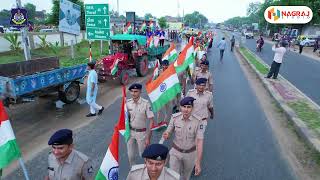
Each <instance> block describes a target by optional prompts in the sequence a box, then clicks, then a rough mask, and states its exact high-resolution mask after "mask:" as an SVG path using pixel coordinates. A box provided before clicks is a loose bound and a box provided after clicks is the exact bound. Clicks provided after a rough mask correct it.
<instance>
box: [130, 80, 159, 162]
mask: <svg viewBox="0 0 320 180" xmlns="http://www.w3.org/2000/svg"><path fill="white" fill-rule="evenodd" d="M141 89H142V85H141V84H138V83H134V84H132V85H131V86H130V87H129V91H130V93H131V96H132V98H131V99H128V100H127V110H128V112H129V120H130V138H129V140H128V142H127V149H128V158H129V163H130V166H132V165H134V164H135V162H134V161H135V157H136V155H137V152H139V155H140V156H141V154H142V152H143V151H144V148H145V147H146V146H147V145H149V144H150V139H151V135H152V132H151V131H150V129H151V127H152V126H153V123H154V121H153V118H154V114H153V112H152V109H151V105H150V103H149V101H147V100H146V99H143V98H142V97H141V96H140V95H141ZM147 120H150V124H149V129H148V131H147Z"/></svg>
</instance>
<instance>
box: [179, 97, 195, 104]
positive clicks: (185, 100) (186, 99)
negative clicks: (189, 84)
mask: <svg viewBox="0 0 320 180" xmlns="http://www.w3.org/2000/svg"><path fill="white" fill-rule="evenodd" d="M194 100H196V99H195V98H193V97H190V96H187V97H184V98H183V99H182V100H181V101H180V106H186V105H191V106H193V101H194Z"/></svg>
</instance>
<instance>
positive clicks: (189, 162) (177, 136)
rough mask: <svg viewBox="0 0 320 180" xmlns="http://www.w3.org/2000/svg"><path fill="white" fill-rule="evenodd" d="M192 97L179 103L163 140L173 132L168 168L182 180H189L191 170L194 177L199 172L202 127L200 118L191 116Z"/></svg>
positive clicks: (201, 150)
mask: <svg viewBox="0 0 320 180" xmlns="http://www.w3.org/2000/svg"><path fill="white" fill-rule="evenodd" d="M194 100H195V99H194V98H193V97H188V96H187V97H185V98H183V99H182V100H181V101H180V108H181V112H179V113H176V114H173V115H172V118H171V120H170V123H169V126H168V128H167V130H166V131H165V132H164V133H163V135H162V136H163V138H164V139H168V138H169V137H170V135H171V133H172V132H174V139H173V145H172V148H171V150H170V161H169V165H170V168H171V169H172V170H174V171H176V172H178V173H179V174H180V176H181V178H182V180H189V179H190V176H191V173H192V170H193V168H195V175H196V176H197V175H199V174H200V172H201V159H202V152H203V136H204V127H203V124H202V121H201V120H200V117H198V116H197V115H195V114H192V108H193V101H194Z"/></svg>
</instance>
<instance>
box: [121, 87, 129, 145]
mask: <svg viewBox="0 0 320 180" xmlns="http://www.w3.org/2000/svg"><path fill="white" fill-rule="evenodd" d="M126 102H127V95H126V87H125V86H122V103H121V111H120V117H119V120H118V129H119V132H120V133H121V134H122V135H123V136H124V138H125V140H126V142H128V140H129V138H130V126H129V113H128V110H127V105H126Z"/></svg>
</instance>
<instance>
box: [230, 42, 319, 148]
mask: <svg viewBox="0 0 320 180" xmlns="http://www.w3.org/2000/svg"><path fill="white" fill-rule="evenodd" d="M236 50H237V53H239V54H240V55H241V56H242V58H243V59H244V60H245V61H246V62H247V63H248V65H249V67H250V68H251V69H252V70H253V71H254V72H255V73H256V74H257V76H258V78H259V79H260V81H261V82H262V84H263V85H264V87H265V88H266V89H267V90H268V92H269V93H270V94H271V96H272V97H273V98H274V99H275V101H276V102H277V104H278V105H279V107H280V108H282V110H283V111H284V112H285V114H286V115H287V117H288V118H289V120H291V121H292V122H293V124H294V127H295V129H296V130H297V132H298V133H299V135H300V136H301V137H302V138H304V140H305V141H306V142H307V143H308V144H309V145H310V146H311V147H312V148H314V149H315V150H316V151H317V152H320V106H319V105H318V104H316V103H315V102H313V101H312V100H311V99H310V98H309V97H308V96H306V95H305V94H304V93H303V92H301V91H300V90H299V89H297V88H296V87H295V86H294V85H292V84H291V83H290V82H289V81H288V80H286V79H285V78H284V77H283V76H281V75H279V76H278V79H276V80H274V79H266V78H264V77H265V76H266V74H267V73H268V71H269V68H270V66H269V65H268V64H266V63H265V62H264V61H262V60H261V59H260V57H258V56H257V55H255V54H254V53H253V52H252V51H250V50H249V49H247V48H245V47H237V48H236ZM270 58H272V57H270Z"/></svg>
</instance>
